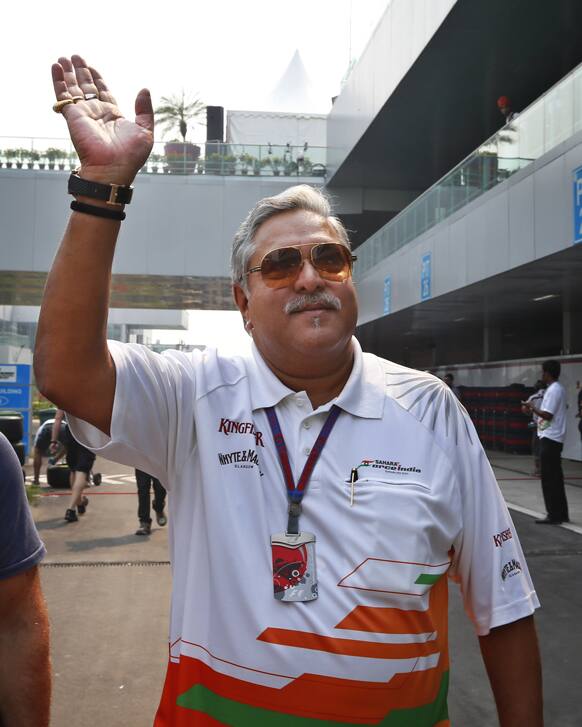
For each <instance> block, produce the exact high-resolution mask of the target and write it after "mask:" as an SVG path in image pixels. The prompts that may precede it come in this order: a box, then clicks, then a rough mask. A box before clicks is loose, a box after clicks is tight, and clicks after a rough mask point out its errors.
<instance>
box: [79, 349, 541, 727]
mask: <svg viewBox="0 0 582 727" xmlns="http://www.w3.org/2000/svg"><path fill="white" fill-rule="evenodd" d="M109 345H110V350H111V353H112V356H113V358H114V361H115V366H116V370H117V384H116V392H115V402H114V407H113V419H112V424H111V438H108V437H106V436H105V435H103V434H102V433H101V432H99V431H98V430H96V429H95V428H93V427H91V426H90V425H88V424H86V423H84V422H80V421H79V420H75V419H73V418H70V421H71V428H72V430H73V432H74V433H75V436H76V437H78V438H79V439H80V440H81V441H82V442H83V443H84V444H85V445H87V446H89V447H91V448H92V449H93V450H94V451H96V452H98V453H99V454H100V455H101V456H105V457H108V458H110V459H113V460H116V461H118V462H122V463H124V464H127V465H130V466H132V467H138V468H139V469H142V470H145V471H146V472H149V473H151V474H152V475H154V476H155V477H157V478H159V479H160V480H161V482H162V483H163V484H164V486H166V487H167V489H168V491H169V492H170V498H169V507H170V547H171V561H172V569H173V594H172V613H171V624H170V639H169V641H170V653H169V665H168V672H167V677H166V683H165V686H164V692H163V695H162V701H161V704H160V708H159V710H158V714H157V716H156V722H155V724H156V725H157V726H158V727H161V726H162V725H164V726H165V725H200V724H204V725H207V724H217V723H218V724H228V725H255V724H264V725H277V727H279V725H285V724H289V725H295V724H303V722H302V721H301V722H300V721H299V720H300V718H304V719H306V722H305V724H309V725H314V726H315V725H318V724H326V725H327V724H329V723H333V722H339V723H341V724H350V723H353V724H362V723H370V724H371V723H378V722H381V721H382V720H383V719H385V718H388V716H389V715H390V719H391V721H390V724H394V725H399V724H414V725H415V727H423V726H424V725H427V726H428V725H431V726H432V725H435V724H437V723H438V724H439V727H441V726H442V725H447V724H448V719H447V716H446V715H447V711H446V693H447V683H448V635H447V578H446V575H447V574H448V575H450V576H452V577H453V578H454V579H455V580H458V581H460V583H461V586H462V590H463V594H464V599H465V606H466V609H467V611H468V613H469V615H470V617H471V618H472V619H473V622H474V624H475V628H476V631H477V633H478V634H487V633H488V631H489V629H490V628H493V627H495V626H499V625H502V624H505V623H508V622H511V621H514V620H516V619H519V618H522V617H524V616H528V615H530V614H531V613H532V612H533V611H534V609H535V608H536V607H537V606H538V605H539V604H538V600H537V597H536V595H535V592H534V589H533V586H532V583H531V580H530V577H529V573H528V570H527V566H526V563H525V561H524V557H523V553H522V551H521V548H520V545H519V542H518V540H517V536H516V533H515V530H514V527H513V524H512V522H511V518H510V516H509V513H508V510H507V508H506V506H505V504H504V501H503V498H502V496H501V493H500V491H499V489H498V486H497V483H496V481H495V478H494V476H493V473H492V471H491V468H490V466H489V463H488V461H487V459H486V457H485V454H484V452H483V450H482V448H481V445H480V444H479V440H478V438H477V435H476V433H475V430H474V428H473V426H472V424H471V422H470V420H469V418H468V415H467V413H466V412H465V410H464V408H463V407H462V405H460V404H459V402H458V401H457V399H456V397H455V396H454V395H453V393H452V392H451V391H450V389H448V388H447V387H446V386H445V385H444V384H443V383H442V382H441V381H440V380H439V379H437V378H435V377H433V376H430V375H428V374H423V373H420V372H418V371H414V370H412V369H407V368H405V367H403V366H399V365H396V364H393V363H390V362H388V361H384V360H382V359H379V358H377V357H376V356H373V355H371V354H362V352H361V349H360V347H359V344H358V343H357V341H356V340H355V339H354V342H353V345H354V351H355V361H354V367H353V370H352V374H351V376H350V378H349V380H348V382H347V383H346V386H345V387H344V389H343V391H342V393H341V394H340V395H339V396H338V397H337V399H335V400H334V401H331V402H329V403H328V404H326V405H325V406H322V407H320V408H319V409H317V410H316V411H313V409H312V406H311V404H310V401H309V399H308V397H307V395H306V394H305V392H294V391H291V390H290V389H288V388H287V387H286V386H284V385H283V384H282V383H281V382H280V381H279V380H278V379H277V378H276V377H275V376H274V375H273V374H272V373H271V371H270V370H269V369H268V367H267V366H266V364H265V363H264V361H263V360H262V359H261V357H260V355H259V354H258V352H257V350H256V349H253V351H252V353H251V354H249V356H248V357H240V358H237V357H234V358H232V357H231V358H224V357H221V356H220V355H219V354H218V353H217V352H216V351H213V350H206V351H203V352H200V351H194V352H192V353H191V354H185V353H181V352H177V351H167V352H165V353H164V354H163V355H158V354H154V353H152V352H151V351H149V350H148V349H147V348H145V347H142V346H138V345H128V344H119V343H115V342H110V344H109ZM334 403H335V404H337V406H338V407H340V409H341V410H342V411H341V414H340V416H339V418H338V420H337V422H336V424H335V427H334V429H333V431H332V433H331V435H330V437H329V440H328V441H327V444H326V445H325V447H324V449H323V452H322V454H321V456H320V458H319V460H318V462H317V464H316V466H315V469H314V471H313V475H312V478H311V482H310V484H309V487H308V490H307V494H306V495H305V498H304V501H303V514H302V516H301V520H300V528H301V529H302V530H304V531H308V532H312V533H314V534H315V535H316V538H317V542H316V554H317V555H316V557H317V571H318V582H319V597H318V599H317V600H315V601H311V602H309V603H283V602H281V601H279V600H276V599H275V598H274V597H273V576H272V563H271V553H270V536H271V534H273V533H277V532H281V531H282V530H284V529H285V525H286V522H287V499H286V491H285V485H284V480H283V476H282V473H281V468H280V464H279V460H278V457H277V452H276V449H275V446H274V442H273V438H272V434H271V431H270V428H269V424H268V421H267V417H266V414H265V410H264V409H265V407H267V406H275V407H276V411H277V414H278V417H279V421H280V423H281V428H282V430H283V434H284V437H285V440H286V444H287V448H288V451H289V457H290V461H291V467H292V469H293V473H294V476H295V480H296V481H297V479H298V478H299V474H300V472H301V469H302V468H303V465H304V463H305V460H306V458H307V455H308V453H309V451H310V447H312V446H313V444H314V442H315V439H316V438H317V435H318V433H319V431H320V429H321V426H322V424H323V422H324V421H325V418H326V416H327V413H328V411H329V409H330V408H331V406H332V404H334ZM353 468H357V470H358V475H359V478H358V480H357V482H356V483H355V486H354V502H353V505H351V504H350V489H351V486H350V484H349V479H350V472H351V470H352V469H353ZM392 720H394V721H392ZM411 720H413V721H411Z"/></svg>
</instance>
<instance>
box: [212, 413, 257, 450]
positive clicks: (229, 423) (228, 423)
mask: <svg viewBox="0 0 582 727" xmlns="http://www.w3.org/2000/svg"><path fill="white" fill-rule="evenodd" d="M218 431H219V432H221V433H222V434H224V435H225V436H226V437H228V436H229V435H230V434H252V435H253V436H254V438H255V445H256V446H257V447H264V446H265V445H264V444H263V433H262V432H259V431H258V430H257V428H256V427H255V425H254V423H253V422H235V421H233V420H232V419H225V418H224V417H222V418H221V419H220V424H219V425H218Z"/></svg>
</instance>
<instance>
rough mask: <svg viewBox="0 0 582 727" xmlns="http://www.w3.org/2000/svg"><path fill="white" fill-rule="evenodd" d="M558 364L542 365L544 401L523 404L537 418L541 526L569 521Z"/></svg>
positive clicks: (563, 396)
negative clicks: (541, 508) (537, 403)
mask: <svg viewBox="0 0 582 727" xmlns="http://www.w3.org/2000/svg"><path fill="white" fill-rule="evenodd" d="M560 370H561V367H560V362H559V361H555V360H553V359H551V360H549V361H544V363H543V364H542V381H543V382H544V384H545V385H546V390H545V392H544V398H543V399H542V402H541V404H539V405H537V406H536V404H535V403H533V402H531V401H528V402H522V403H523V404H524V406H525V407H526V408H527V409H529V410H530V411H531V412H533V414H535V415H536V416H537V417H539V419H538V437H539V438H540V465H541V471H542V492H543V495H544V503H545V505H546V512H547V514H546V517H544V518H541V519H540V520H536V523H538V524H540V525H560V524H561V523H565V522H569V520H570V518H569V516H568V500H567V498H566V490H565V487H564V473H563V472H562V447H563V446H564V439H565V438H566V392H565V390H564V387H563V386H562V384H560V382H559V381H558V379H559V378H560Z"/></svg>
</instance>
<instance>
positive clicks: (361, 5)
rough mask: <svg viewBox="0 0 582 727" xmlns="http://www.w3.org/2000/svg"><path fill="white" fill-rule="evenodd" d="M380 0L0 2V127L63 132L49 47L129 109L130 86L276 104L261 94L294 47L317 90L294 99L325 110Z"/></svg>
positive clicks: (0, 133) (243, 103) (241, 103)
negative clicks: (313, 98)
mask: <svg viewBox="0 0 582 727" xmlns="http://www.w3.org/2000/svg"><path fill="white" fill-rule="evenodd" d="M388 4H389V0H291V1H290V2H288V3H282V2H273V1H272V0H245V1H244V2H240V0H239V1H238V2H234V0H223V1H222V2H209V1H208V0H206V1H205V2H196V1H192V0H190V2H183V1H182V0H175V1H174V2H171V3H168V4H167V5H165V4H162V3H159V2H155V3H154V2H151V1H150V0H140V1H139V2H136V0H118V1H117V2H116V3H102V4H100V5H95V4H94V3H88V2H86V3H85V2H76V3H73V2H71V1H70V0H68V1H67V2H63V0H52V1H51V2H46V0H43V1H41V0H23V1H22V2H6V3H2V11H1V13H0V22H1V25H2V28H3V29H4V32H3V33H2V43H1V44H0V81H1V85H2V96H3V99H4V103H3V104H2V113H1V114H0V137H14V136H20V137H41V136H42V137H51V138H59V137H60V138H63V137H65V135H66V134H65V124H64V121H63V119H62V118H61V117H60V116H59V115H57V114H55V113H54V112H53V111H52V108H51V107H52V104H53V103H54V95H53V90H52V83H51V77H50V67H51V64H52V63H53V62H54V61H56V60H57V59H58V57H59V56H60V55H65V56H70V55H72V54H73V53H78V54H80V55H82V56H83V57H84V58H85V59H86V60H87V62H88V63H89V64H90V65H93V66H95V67H96V68H97V69H98V70H99V71H100V73H101V75H102V76H103V78H104V79H105V81H106V83H107V84H108V85H109V88H110V90H111V91H112V92H113V93H114V95H115V96H116V98H117V102H118V105H119V107H120V108H121V110H122V112H123V113H124V114H125V115H127V116H131V115H132V114H133V103H134V99H135V95H136V93H137V91H139V89H140V88H142V87H147V88H149V89H150V91H151V93H152V98H153V100H154V104H156V103H157V102H158V101H159V99H160V97H161V96H167V95H170V94H173V93H179V92H180V91H181V89H182V88H183V89H184V90H185V91H187V92H190V93H193V94H196V93H197V94H199V96H200V98H201V99H202V100H203V101H204V102H205V103H206V104H208V105H217V106H223V107H224V108H225V109H229V108H230V109H245V110H276V109H268V108H265V104H266V100H267V99H268V97H269V94H270V92H271V91H272V90H273V89H274V87H275V86H276V84H277V81H278V80H279V78H280V77H281V76H282V75H283V73H284V71H285V69H286V67H287V65H288V64H289V62H290V60H291V58H292V56H293V54H294V52H295V50H299V52H300V54H301V57H302V59H303V63H304V65H305V67H306V69H307V72H308V74H309V76H310V77H311V80H312V83H313V87H314V90H315V91H316V93H317V95H318V98H319V99H320V104H319V106H320V107H319V108H318V109H299V110H301V111H312V112H323V113H325V112H327V111H328V110H329V108H330V106H331V97H332V96H334V95H336V94H337V93H338V92H339V90H340V84H341V80H342V78H343V77H344V75H345V73H346V71H347V68H348V65H349V62H350V58H352V59H353V58H357V57H358V55H359V54H361V52H362V50H363V48H364V47H365V45H366V43H367V42H368V40H369V38H370V36H371V34H372V32H373V30H374V28H375V26H376V25H377V23H378V20H379V19H380V17H381V15H382V13H383V11H384V9H385V8H386V6H387V5H388ZM112 8H113V10H112ZM350 51H351V52H350ZM203 138H204V136H203V131H202V130H200V139H201V140H203ZM196 140H197V139H195V138H192V141H196ZM2 146H3V144H2V141H1V139H0V147H2ZM23 146H24V144H23Z"/></svg>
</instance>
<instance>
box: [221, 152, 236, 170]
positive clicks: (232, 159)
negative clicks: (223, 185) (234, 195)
mask: <svg viewBox="0 0 582 727" xmlns="http://www.w3.org/2000/svg"><path fill="white" fill-rule="evenodd" d="M235 171H236V156H235V155H234V154H225V155H224V156H223V157H222V174H226V175H230V174H234V173H235Z"/></svg>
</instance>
